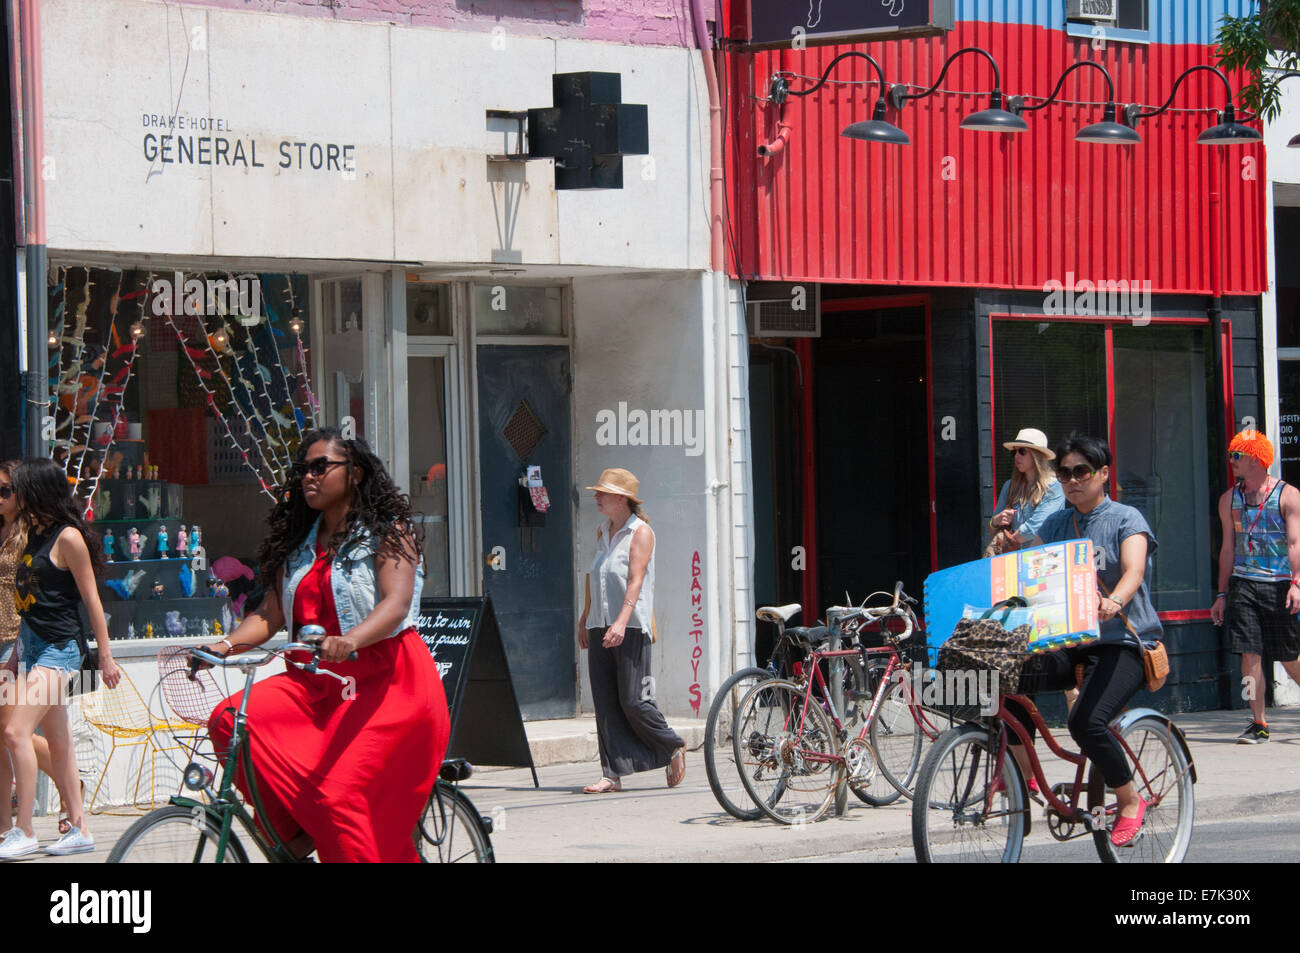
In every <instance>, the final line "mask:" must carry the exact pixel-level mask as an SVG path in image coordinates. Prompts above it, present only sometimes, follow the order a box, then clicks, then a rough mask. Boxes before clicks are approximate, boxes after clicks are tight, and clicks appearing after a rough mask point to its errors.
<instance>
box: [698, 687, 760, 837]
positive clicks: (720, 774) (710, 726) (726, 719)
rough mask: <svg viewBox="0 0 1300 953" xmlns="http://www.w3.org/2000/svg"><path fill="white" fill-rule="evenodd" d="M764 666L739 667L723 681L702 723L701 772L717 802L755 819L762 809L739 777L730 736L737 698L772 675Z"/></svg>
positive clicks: (733, 813)
mask: <svg viewBox="0 0 1300 953" xmlns="http://www.w3.org/2000/svg"><path fill="white" fill-rule="evenodd" d="M773 677H774V676H773V674H772V672H771V671H770V670H768V669H765V668H742V669H741V670H740V671H739V672H736V673H735V674H734V675H732V676H731V677H730V678H729V679H727V680H726V681H725V682H723V683H722V687H721V688H719V689H718V694H717V695H716V696H715V697H714V699H713V704H712V705H710V706H709V717H708V719H707V720H706V721H705V723H704V773H705V774H706V775H708V778H709V789H710V790H712V791H713V796H714V797H715V798H717V801H718V804H719V805H720V806H721V807H722V809H723V810H724V811H726V812H727V813H728V814H730V815H731V816H732V817H735V818H738V819H739V820H742V821H756V820H758V819H759V818H760V817H762V816H763V812H762V811H760V810H759V809H758V808H757V807H755V806H754V805H753V802H752V801H751V800H750V798H749V794H748V792H746V790H745V785H744V782H743V781H741V779H740V770H739V768H738V767H737V765H736V752H735V746H734V745H733V744H732V737H733V735H734V732H735V727H736V712H737V711H738V710H739V709H740V701H741V699H743V698H744V697H745V695H746V694H747V693H748V692H749V690H750V689H751V688H753V687H754V686H755V685H757V684H758V683H759V682H763V681H766V680H767V679H769V678H773Z"/></svg>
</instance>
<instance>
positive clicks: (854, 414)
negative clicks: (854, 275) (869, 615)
mask: <svg viewBox="0 0 1300 953" xmlns="http://www.w3.org/2000/svg"><path fill="white" fill-rule="evenodd" d="M926 347H927V344H926V321H925V308H924V307H923V306H910V307H890V308H874V309H872V308H869V307H867V306H866V304H865V303H862V304H859V303H854V302H844V301H824V302H823V314H822V334H821V337H820V338H818V339H817V340H815V341H814V342H813V347H812V354H813V364H814V367H815V372H814V374H813V375H812V376H813V384H812V388H811V389H812V400H813V410H814V422H815V436H814V448H815V461H816V473H815V476H814V477H813V480H814V492H815V511H814V512H815V519H816V521H817V523H816V525H817V571H818V587H817V593H818V597H819V604H818V607H817V614H818V615H819V616H820V614H821V612H822V611H823V610H824V609H825V607H826V606H828V605H834V604H842V603H843V601H844V599H845V593H846V592H847V593H848V594H849V595H850V596H851V597H852V598H854V599H855V600H858V601H860V600H861V599H862V598H863V597H864V596H866V595H867V594H869V593H871V592H873V591H876V590H887V591H892V589H893V586H894V583H895V582H897V581H899V580H902V582H903V586H904V588H905V589H906V590H907V592H908V593H910V594H913V595H914V596H917V597H919V596H920V593H921V588H922V584H923V582H924V580H925V577H926V575H927V574H928V573H929V572H930V569H931V552H930V548H931V533H930V517H931V512H930V510H931V506H930V492H929V487H930V460H929V449H930V448H929V433H930V428H929V426H928V414H927V410H926V407H927V385H926Z"/></svg>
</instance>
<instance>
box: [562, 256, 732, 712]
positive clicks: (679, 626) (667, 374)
mask: <svg viewBox="0 0 1300 953" xmlns="http://www.w3.org/2000/svg"><path fill="white" fill-rule="evenodd" d="M708 293H709V285H708V282H707V280H706V278H705V276H704V275H703V274H702V273H701V274H698V275H693V276H662V275H656V276H646V277H635V278H629V277H613V278H596V279H585V280H578V281H575V282H574V285H573V296H574V331H575V334H574V344H573V362H574V372H575V379H574V399H573V406H574V418H575V419H574V434H575V439H574V444H575V447H576V451H575V458H574V478H575V484H576V487H577V492H578V499H579V505H578V511H577V520H576V533H577V537H578V544H577V552H576V554H575V562H576V564H577V567H576V568H577V571H578V572H579V574H580V575H579V580H581V578H582V577H581V573H584V572H585V571H586V568H587V567H588V566H589V565H590V563H591V559H592V556H593V554H594V552H595V539H596V531H597V529H598V528H599V527H600V524H601V522H602V521H603V518H602V517H601V516H600V514H599V513H598V512H597V511H596V506H595V502H594V501H593V499H592V496H593V495H592V493H591V491H589V490H587V489H585V487H587V486H590V485H591V484H593V483H595V482H596V480H597V479H599V477H600V472H601V471H602V470H604V469H606V468H607V467H623V468H625V469H628V470H631V471H632V472H633V473H634V474H636V476H637V478H638V479H639V480H640V483H641V490H640V495H641V498H642V499H643V500H645V506H644V509H645V511H646V512H647V514H648V515H649V517H650V521H651V526H652V528H653V529H654V531H655V540H656V543H655V573H656V585H655V618H656V621H657V623H658V629H659V641H658V643H657V644H656V645H655V647H654V650H653V671H654V678H655V696H656V700H657V701H658V703H659V707H660V709H661V710H662V711H663V712H664V713H665V714H666V715H669V716H677V717H687V718H692V717H701V718H702V717H703V716H704V714H706V713H707V704H708V702H707V694H708V691H707V687H706V686H707V685H708V684H709V681H708V674H709V672H710V670H711V668H710V667H711V666H716V665H717V664H718V660H717V659H713V658H710V657H709V652H708V651H707V646H708V643H709V638H708V635H709V633H708V632H707V622H708V611H709V609H710V608H711V607H710V606H709V605H707V604H706V603H709V602H712V600H714V599H716V598H718V596H717V595H716V594H714V593H712V592H710V591H709V590H708V587H707V584H706V581H705V579H706V576H705V573H706V568H707V567H706V562H707V560H708V559H709V558H710V553H709V550H708V545H707V544H708V540H707V536H706V531H705V524H706V507H707V505H708V500H709V493H708V487H707V480H706V475H705V462H704V461H705V457H704V453H703V452H702V451H701V452H700V453H699V454H698V455H688V454H687V452H686V449H685V448H684V447H682V446H627V445H624V446H618V445H613V446H603V445H601V444H600V443H598V441H597V424H598V418H597V415H598V413H599V412H601V411H612V412H613V413H614V414H615V415H617V414H618V413H619V404H620V402H623V403H624V404H626V407H627V413H628V414H631V413H632V411H633V410H644V411H650V410H692V411H703V410H705V403H704V401H705V394H704V386H703V383H702V380H703V375H704V370H705V368H704V363H703V356H702V355H703V340H704V335H705V333H706V328H705V319H704V315H705V300H706V295H707V294H708ZM698 416H702V417H703V418H704V419H705V420H706V424H705V426H706V427H707V426H708V423H707V421H708V415H707V414H702V415H698ZM700 446H701V448H702V446H703V444H702V442H701V444H700ZM695 553H699V561H700V566H699V576H698V579H699V583H700V587H701V589H700V593H699V594H700V596H701V607H700V608H701V609H702V610H703V611H701V612H700V614H699V616H698V618H700V619H701V620H703V621H704V623H705V624H702V625H695V624H694V622H693V619H692V616H693V607H692V601H691V597H692V590H691V584H692V579H693V576H692V559H693V557H694V554H695ZM577 597H578V605H577V606H576V607H575V618H576V613H580V612H581V610H582V604H581V600H582V586H581V582H580V583H579V585H578V587H577ZM696 630H699V631H700V636H699V645H700V649H701V651H700V657H699V658H698V659H695V660H694V661H697V662H698V663H699V664H698V667H697V668H693V667H692V664H691V663H692V656H693V654H694V647H695V645H696V639H695V637H694V636H693V635H692V634H691V633H692V632H694V631H696ZM580 655H581V653H580ZM578 662H579V666H578V667H579V672H580V679H579V681H580V699H581V706H582V709H583V710H584V711H587V712H590V711H591V710H592V705H591V688H590V684H589V681H588V678H587V671H586V658H585V656H583V657H580V658H579V659H578ZM692 686H698V687H697V688H696V689H694V690H693V688H692ZM693 699H698V700H701V701H702V703H703V704H702V705H701V707H700V710H699V712H698V713H697V711H696V709H695V708H694V707H692V700H693Z"/></svg>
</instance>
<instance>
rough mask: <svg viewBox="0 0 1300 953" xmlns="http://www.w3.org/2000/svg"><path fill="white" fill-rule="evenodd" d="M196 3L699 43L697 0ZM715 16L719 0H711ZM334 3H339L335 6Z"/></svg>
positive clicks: (190, 1) (471, 28)
mask: <svg viewBox="0 0 1300 953" xmlns="http://www.w3.org/2000/svg"><path fill="white" fill-rule="evenodd" d="M185 6H189V7H217V8H220V9H223V10H240V11H244V12H246V13H278V14H285V15H289V16H301V17H313V18H317V19H325V20H357V21H366V22H376V21H378V22H386V23H396V24H398V25H399V26H414V27H434V28H437V29H443V30H463V31H466V32H473V33H479V32H481V33H487V32H489V31H491V30H492V29H494V28H495V27H498V26H500V27H503V28H504V29H505V30H506V32H507V33H508V34H509V33H515V34H518V35H520V36H548V37H555V38H557V39H578V40H598V41H604V42H609V43H629V44H633V45H638V46H690V47H693V46H695V40H694V33H693V30H694V24H693V23H692V20H691V4H690V0H185ZM702 6H703V8H704V10H705V11H706V12H705V16H706V17H708V18H709V19H712V18H713V17H714V10H715V9H716V0H704V3H703V4H702ZM331 7H333V9H331Z"/></svg>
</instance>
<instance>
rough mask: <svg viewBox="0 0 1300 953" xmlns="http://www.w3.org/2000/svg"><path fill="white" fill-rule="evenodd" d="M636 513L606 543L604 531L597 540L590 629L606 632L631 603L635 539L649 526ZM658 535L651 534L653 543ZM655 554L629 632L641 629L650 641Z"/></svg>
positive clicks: (589, 615) (646, 573)
mask: <svg viewBox="0 0 1300 953" xmlns="http://www.w3.org/2000/svg"><path fill="white" fill-rule="evenodd" d="M648 525H649V524H648V523H646V521H645V520H643V519H641V518H640V517H639V516H637V515H636V514H635V513H633V514H632V515H631V516H629V517H628V520H627V522H626V523H624V524H623V527H622V528H621V529H620V530H619V531H618V532H616V533H615V534H614V536H613V538H612V539H609V540H606V539H605V534H604V532H603V531H602V532H601V533H600V535H599V536H598V537H597V539H596V558H595V559H593V560H592V561H591V611H590V613H588V615H587V628H589V629H603V628H606V627H608V626H609V625H611V624H612V623H613V622H614V620H615V619H617V618H618V615H619V613H620V612H622V611H623V602H624V600H626V599H627V573H628V564H629V561H630V559H631V552H632V536H633V535H634V534H635V533H636V531H637V527H640V526H648ZM653 538H654V531H653V530H651V539H652V540H653ZM654 593H655V554H654V550H653V549H652V550H651V551H650V563H649V565H647V566H646V569H645V579H644V581H643V582H642V583H641V592H640V594H639V595H638V596H637V600H636V606H635V607H634V608H633V610H632V616H631V618H629V619H628V620H627V625H628V628H637V629H641V630H642V631H644V632H645V634H646V638H649V637H650V620H651V618H652V617H653V616H654V599H655V596H654Z"/></svg>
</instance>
